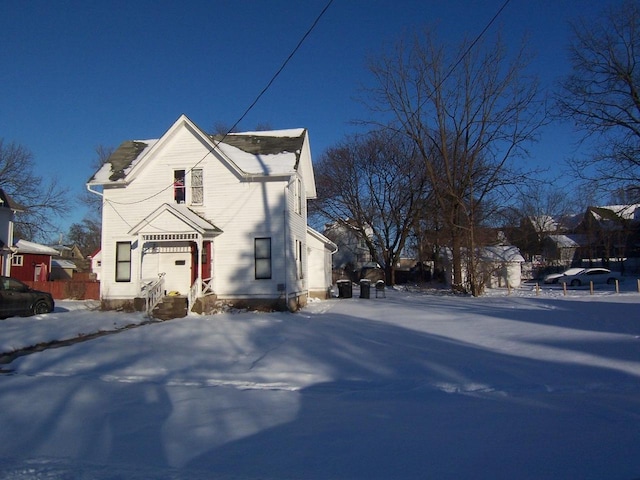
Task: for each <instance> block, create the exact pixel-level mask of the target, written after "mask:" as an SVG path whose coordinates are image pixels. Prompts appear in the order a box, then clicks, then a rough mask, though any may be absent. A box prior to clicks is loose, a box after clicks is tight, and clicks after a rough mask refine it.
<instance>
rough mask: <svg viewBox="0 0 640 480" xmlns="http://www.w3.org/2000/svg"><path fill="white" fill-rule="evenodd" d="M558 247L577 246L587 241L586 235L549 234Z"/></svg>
mask: <svg viewBox="0 0 640 480" xmlns="http://www.w3.org/2000/svg"><path fill="white" fill-rule="evenodd" d="M548 238H549V239H550V240H551V241H553V242H554V243H555V244H556V245H557V246H558V247H561V248H575V247H579V246H580V245H582V244H584V243H585V237H584V235H578V234H575V235H570V234H567V235H549V237H548Z"/></svg>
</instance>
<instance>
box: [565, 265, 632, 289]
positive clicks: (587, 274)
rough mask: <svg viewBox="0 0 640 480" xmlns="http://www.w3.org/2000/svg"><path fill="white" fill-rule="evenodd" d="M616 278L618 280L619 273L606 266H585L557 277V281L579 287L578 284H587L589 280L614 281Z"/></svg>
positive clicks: (597, 281) (596, 281)
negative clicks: (577, 270) (570, 273)
mask: <svg viewBox="0 0 640 480" xmlns="http://www.w3.org/2000/svg"><path fill="white" fill-rule="evenodd" d="M616 280H620V274H619V273H617V272H612V271H611V270H609V269H607V268H585V269H584V270H582V271H581V272H577V273H574V274H573V275H563V276H562V277H560V278H559V279H558V282H559V283H568V284H569V285H571V286H572V287H579V286H580V285H589V283H590V282H593V283H615V281H616Z"/></svg>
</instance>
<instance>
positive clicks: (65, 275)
mask: <svg viewBox="0 0 640 480" xmlns="http://www.w3.org/2000/svg"><path fill="white" fill-rule="evenodd" d="M77 271H78V266H77V265H76V264H75V263H74V262H72V261H71V260H64V259H62V258H53V259H51V274H50V275H49V280H71V279H72V278H73V275H74V273H76V272H77Z"/></svg>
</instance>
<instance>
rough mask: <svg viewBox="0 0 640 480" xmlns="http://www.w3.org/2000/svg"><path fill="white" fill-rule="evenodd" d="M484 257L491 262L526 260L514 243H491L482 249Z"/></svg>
mask: <svg viewBox="0 0 640 480" xmlns="http://www.w3.org/2000/svg"><path fill="white" fill-rule="evenodd" d="M481 255H482V259H483V260H485V261H491V262H524V257H523V256H522V255H521V254H520V250H519V249H518V247H515V246H513V245H491V246H488V247H484V248H483V249H482V254H481Z"/></svg>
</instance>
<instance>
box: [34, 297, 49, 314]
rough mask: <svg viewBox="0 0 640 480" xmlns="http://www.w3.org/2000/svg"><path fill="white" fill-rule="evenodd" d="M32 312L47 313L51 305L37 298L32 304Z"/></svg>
mask: <svg viewBox="0 0 640 480" xmlns="http://www.w3.org/2000/svg"><path fill="white" fill-rule="evenodd" d="M32 310H33V314H34V315H42V314H43V313H49V312H50V311H51V307H49V304H48V303H47V302H46V301H44V300H38V301H37V302H36V303H35V305H34V306H33V309H32Z"/></svg>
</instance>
